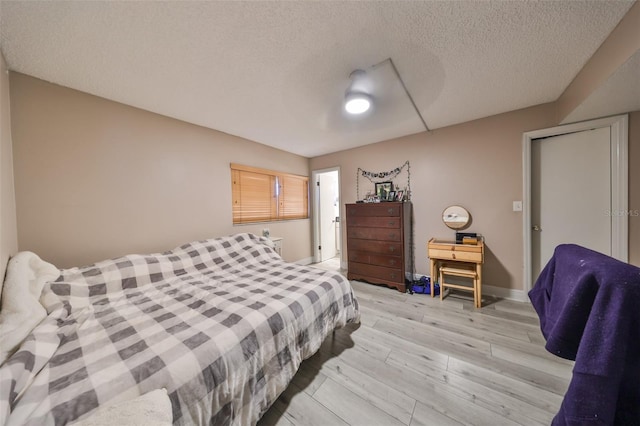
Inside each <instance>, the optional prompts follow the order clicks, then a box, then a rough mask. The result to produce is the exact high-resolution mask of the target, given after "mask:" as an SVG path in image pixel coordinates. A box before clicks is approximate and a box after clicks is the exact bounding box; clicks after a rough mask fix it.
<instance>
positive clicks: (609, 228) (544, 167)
mask: <svg viewBox="0 0 640 426" xmlns="http://www.w3.org/2000/svg"><path fill="white" fill-rule="evenodd" d="M523 145H524V146H523V169H524V188H523V189H524V191H523V193H524V195H525V197H524V198H525V200H524V201H525V209H524V215H523V236H524V265H525V268H524V269H525V271H524V287H525V288H524V290H525V292H528V291H529V290H530V289H531V287H532V285H533V283H534V282H535V279H536V278H537V276H538V275H539V273H540V271H541V270H542V268H543V267H544V266H545V265H546V263H547V262H548V260H549V259H550V258H551V256H552V255H553V250H554V249H555V247H556V246H557V245H558V244H562V243H574V244H579V245H582V246H585V247H588V248H591V249H593V250H596V251H599V252H602V253H604V254H607V255H609V256H612V257H614V258H616V259H619V260H622V261H625V262H626V261H627V257H628V249H627V240H628V235H627V224H628V220H627V219H628V218H627V215H625V212H627V206H628V203H627V198H628V194H627V174H628V171H627V170H628V165H627V162H628V160H627V116H626V115H625V116H617V117H610V118H605V119H599V120H591V121H587V122H582V123H575V124H570V125H565V126H558V127H554V128H551V129H543V130H538V131H534V132H528V133H525V134H524V139H523Z"/></svg>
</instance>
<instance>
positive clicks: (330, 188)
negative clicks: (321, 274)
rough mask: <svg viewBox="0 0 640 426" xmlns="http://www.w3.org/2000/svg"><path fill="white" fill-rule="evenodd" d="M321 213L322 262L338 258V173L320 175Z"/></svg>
mask: <svg viewBox="0 0 640 426" xmlns="http://www.w3.org/2000/svg"><path fill="white" fill-rule="evenodd" d="M318 182H319V184H320V185H319V191H320V197H319V209H318V210H319V212H320V243H319V246H320V262H324V261H325V260H328V259H331V258H333V257H335V256H336V254H337V251H336V233H337V232H336V231H337V230H336V226H337V223H336V218H337V217H338V215H339V214H340V213H339V205H338V172H337V171H333V172H327V173H321V174H319V175H318Z"/></svg>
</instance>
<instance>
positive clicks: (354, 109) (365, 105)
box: [344, 70, 373, 115]
mask: <svg viewBox="0 0 640 426" xmlns="http://www.w3.org/2000/svg"><path fill="white" fill-rule="evenodd" d="M366 74H367V73H366V72H364V71H362V70H355V71H353V72H352V73H351V74H350V75H349V78H351V84H350V85H349V88H348V89H347V91H346V92H345V94H344V109H345V111H347V112H348V113H349V114H354V115H358V114H364V113H365V112H367V111H369V109H370V108H371V104H372V103H373V99H372V98H371V96H370V95H368V94H367V93H364V92H363V91H362V90H357V89H356V87H355V86H356V84H357V83H358V80H359V79H362V78H363V77H364V76H365V75H366Z"/></svg>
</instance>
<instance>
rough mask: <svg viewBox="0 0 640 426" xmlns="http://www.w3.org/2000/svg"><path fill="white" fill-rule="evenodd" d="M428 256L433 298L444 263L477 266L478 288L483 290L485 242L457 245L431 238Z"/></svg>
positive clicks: (452, 242) (453, 242)
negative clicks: (436, 282)
mask: <svg viewBox="0 0 640 426" xmlns="http://www.w3.org/2000/svg"><path fill="white" fill-rule="evenodd" d="M427 255H428V256H429V260H430V262H431V297H434V296H435V295H434V291H433V287H434V284H435V281H436V280H437V279H438V270H439V268H440V265H441V264H442V263H453V262H462V263H467V264H469V263H471V264H475V268H476V273H477V274H478V287H479V288H482V264H483V263H484V241H483V240H482V239H480V241H478V244H476V245H471V244H457V243H456V242H455V241H446V240H438V239H435V238H431V239H430V240H429V242H428V243H427Z"/></svg>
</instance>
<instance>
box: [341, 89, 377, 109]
mask: <svg viewBox="0 0 640 426" xmlns="http://www.w3.org/2000/svg"><path fill="white" fill-rule="evenodd" d="M371 101H372V99H371V96H369V95H367V94H366V93H360V92H347V93H346V94H345V97H344V109H345V110H346V111H347V112H348V113H349V114H364V113H365V112H367V111H369V108H371Z"/></svg>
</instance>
